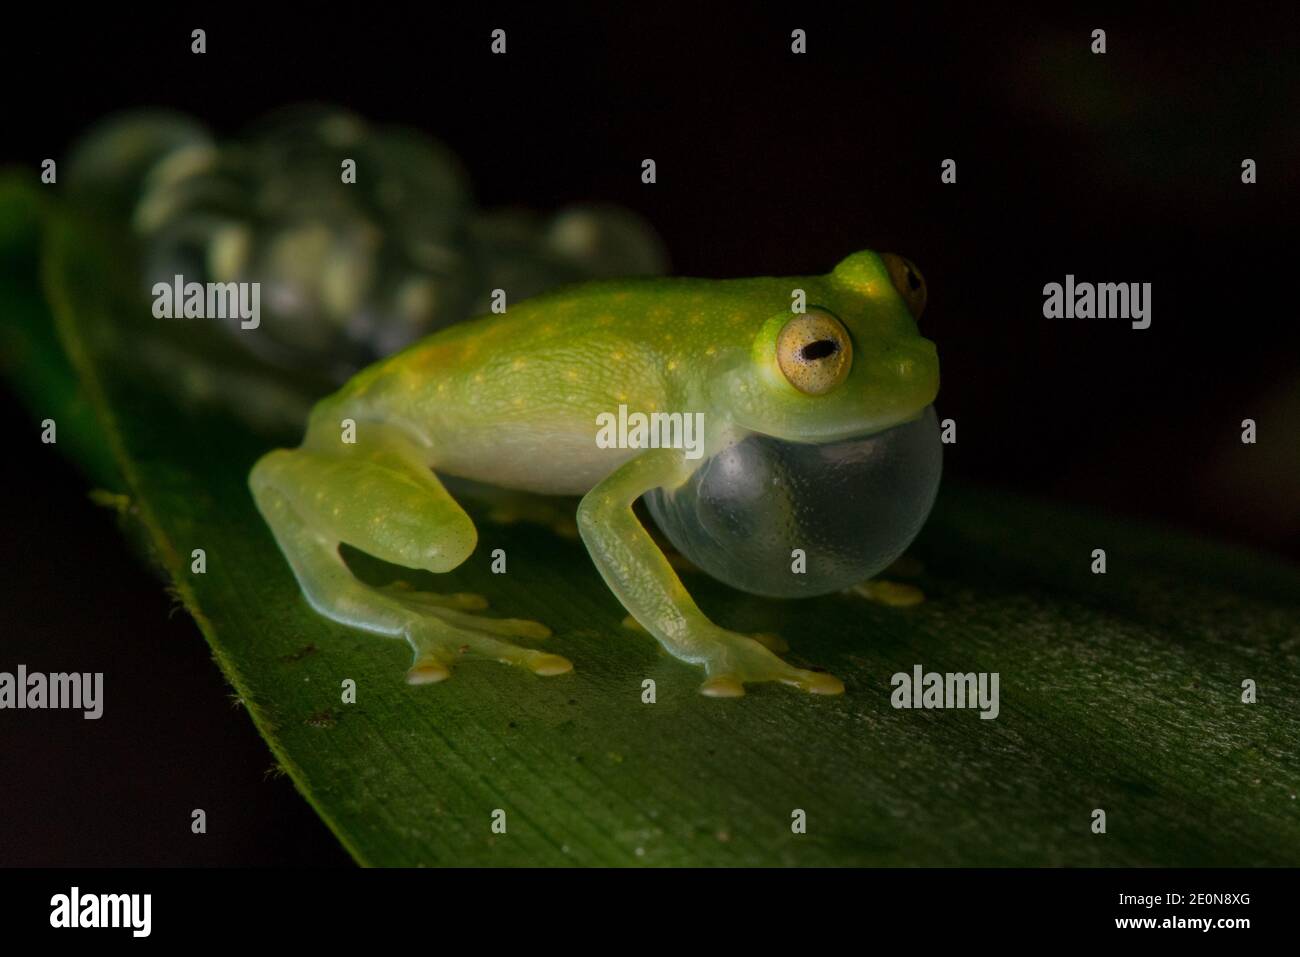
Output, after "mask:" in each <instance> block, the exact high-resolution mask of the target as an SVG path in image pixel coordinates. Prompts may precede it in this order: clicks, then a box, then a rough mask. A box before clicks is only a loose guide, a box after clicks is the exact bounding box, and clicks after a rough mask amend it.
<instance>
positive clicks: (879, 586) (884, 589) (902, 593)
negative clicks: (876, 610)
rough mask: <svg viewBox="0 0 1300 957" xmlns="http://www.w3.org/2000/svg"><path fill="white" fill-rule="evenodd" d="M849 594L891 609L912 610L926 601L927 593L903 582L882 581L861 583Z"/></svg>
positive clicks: (851, 589) (850, 590) (874, 580)
mask: <svg viewBox="0 0 1300 957" xmlns="http://www.w3.org/2000/svg"><path fill="white" fill-rule="evenodd" d="M848 592H849V593H850V594H853V595H859V596H861V597H862V598H865V599H867V601H873V602H875V603H876V604H878V605H887V606H889V607H890V608H911V607H913V606H914V605H919V604H921V602H923V601H925V592H923V591H921V589H919V588H917V587H916V586H915V585H904V584H903V583H902V582H891V581H884V580H882V579H873V580H872V581H866V582H861V583H859V584H857V585H854V586H853V587H852V588H850V589H848Z"/></svg>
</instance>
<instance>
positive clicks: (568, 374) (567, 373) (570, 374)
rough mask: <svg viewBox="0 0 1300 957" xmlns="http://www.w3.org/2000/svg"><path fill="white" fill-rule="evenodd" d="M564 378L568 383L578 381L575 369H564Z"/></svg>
mask: <svg viewBox="0 0 1300 957" xmlns="http://www.w3.org/2000/svg"><path fill="white" fill-rule="evenodd" d="M564 378H566V379H568V380H569V381H570V382H577V381H578V370H577V369H565V370H564Z"/></svg>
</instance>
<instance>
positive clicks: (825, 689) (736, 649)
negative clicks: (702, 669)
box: [700, 632, 844, 698]
mask: <svg viewBox="0 0 1300 957" xmlns="http://www.w3.org/2000/svg"><path fill="white" fill-rule="evenodd" d="M706 667H707V668H708V672H709V677H708V680H707V681H705V682H704V684H702V685H701V686H700V693H701V694H705V695H708V696H709V697H712V698H739V697H740V696H741V695H743V694H744V693H745V685H747V684H758V683H761V682H765V681H776V682H780V683H781V684H786V685H790V686H792V687H795V688H799V689H800V690H802V691H807V692H808V693H810V694H824V695H835V694H843V693H844V683H843V682H842V681H840V679H839V678H836V677H835V676H834V675H830V674H827V673H826V672H824V671H809V670H808V669H806V668H796V667H794V666H793V665H791V664H788V663H786V662H785V661H783V660H782V659H780V658H778V657H777V656H776V655H774V654H773V653H772V652H771V650H769V648H768V647H767V646H766V645H765V644H764V643H763V642H761V641H759V640H758V639H757V638H749V637H745V636H744V635H738V634H734V633H730V632H726V633H723V635H722V638H721V641H720V642H719V644H718V647H717V651H716V652H715V654H714V656H713V658H712V659H711V660H710V661H709V662H708V664H707V665H706Z"/></svg>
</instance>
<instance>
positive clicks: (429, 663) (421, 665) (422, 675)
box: [406, 657, 451, 685]
mask: <svg viewBox="0 0 1300 957" xmlns="http://www.w3.org/2000/svg"><path fill="white" fill-rule="evenodd" d="M450 677H451V669H450V668H448V667H447V666H446V665H445V664H443V663H442V662H441V661H439V660H438V659H437V658H433V657H424V658H420V659H419V660H417V661H416V662H415V664H413V665H411V668H410V670H409V671H407V672H406V683H407V684H408V685H432V684H437V683H438V682H439V681H446V680H447V679H448V678H450Z"/></svg>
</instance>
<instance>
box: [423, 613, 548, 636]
mask: <svg viewBox="0 0 1300 957" xmlns="http://www.w3.org/2000/svg"><path fill="white" fill-rule="evenodd" d="M432 614H433V615H435V616H436V617H438V618H441V619H442V620H443V621H446V622H450V623H451V624H453V625H456V626H458V627H460V628H470V629H473V630H475V631H485V632H487V633H488V634H490V635H505V636H507V637H510V638H531V639H533V640H534V641H540V640H542V639H543V638H549V637H551V629H549V628H547V627H546V626H545V625H543V624H542V623H541V622H540V621H532V620H530V619H527V618H485V617H483V616H482V615H467V614H464V613H463V612H459V611H455V610H453V609H449V608H439V609H436V610H434V611H432Z"/></svg>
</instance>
